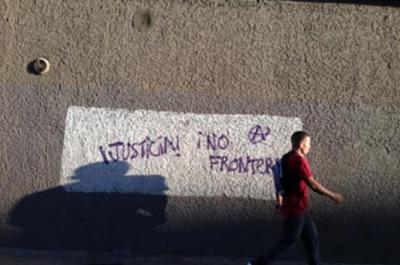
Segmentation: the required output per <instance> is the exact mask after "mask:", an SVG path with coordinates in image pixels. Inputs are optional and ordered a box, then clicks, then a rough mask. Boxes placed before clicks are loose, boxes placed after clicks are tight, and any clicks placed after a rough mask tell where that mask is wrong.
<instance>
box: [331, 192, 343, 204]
mask: <svg viewBox="0 0 400 265" xmlns="http://www.w3.org/2000/svg"><path fill="white" fill-rule="evenodd" d="M330 197H331V199H332V200H333V201H334V202H336V203H341V202H343V196H342V195H340V194H339V193H336V192H333V193H332V195H331V196H330Z"/></svg>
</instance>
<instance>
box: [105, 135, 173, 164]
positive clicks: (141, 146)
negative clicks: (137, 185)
mask: <svg viewBox="0 0 400 265" xmlns="http://www.w3.org/2000/svg"><path fill="white" fill-rule="evenodd" d="M99 151H100V155H101V158H102V159H103V162H104V163H106V164H108V163H109V162H110V161H114V162H115V161H127V160H133V159H139V158H142V159H149V158H151V157H159V156H163V155H166V154H168V153H171V152H172V153H174V154H175V156H180V152H179V151H180V149H179V136H176V137H175V138H172V137H168V136H160V137H158V138H156V139H154V140H153V139H151V138H150V137H146V138H145V139H144V140H143V141H140V142H134V143H130V142H126V143H125V142H122V141H117V142H114V143H111V144H108V145H107V147H105V146H100V147H99Z"/></svg>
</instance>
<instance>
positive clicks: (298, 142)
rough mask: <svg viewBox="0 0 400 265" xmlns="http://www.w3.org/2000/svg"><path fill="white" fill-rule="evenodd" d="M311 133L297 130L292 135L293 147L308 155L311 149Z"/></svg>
mask: <svg viewBox="0 0 400 265" xmlns="http://www.w3.org/2000/svg"><path fill="white" fill-rule="evenodd" d="M310 140H311V138H310V135H309V134H308V133H307V132H304V131H298V132H295V133H294V134H293V135H292V137H291V141H292V149H293V150H296V151H298V152H300V153H301V154H303V155H307V154H308V152H309V151H310Z"/></svg>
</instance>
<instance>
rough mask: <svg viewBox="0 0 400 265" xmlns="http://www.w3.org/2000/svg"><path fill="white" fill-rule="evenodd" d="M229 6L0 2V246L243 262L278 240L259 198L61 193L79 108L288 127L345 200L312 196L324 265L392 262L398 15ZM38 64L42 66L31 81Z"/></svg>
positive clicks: (317, 7)
mask: <svg viewBox="0 0 400 265" xmlns="http://www.w3.org/2000/svg"><path fill="white" fill-rule="evenodd" d="M249 2H251V1H249ZM237 3H238V2H234V1H228V2H227V3H226V2H224V1H217V0H215V1H211V0H210V1H124V0H120V1H105V0H104V1H100V0H91V1H61V0H60V1H30V0H29V1H28V0H26V1H11V0H1V1H0V19H1V21H0V22H1V23H0V25H1V26H0V36H1V38H0V50H1V52H0V61H1V62H2V63H1V64H0V100H1V101H0V102H1V104H0V117H1V130H0V139H1V141H0V142H1V149H0V150H1V151H0V172H1V174H0V180H1V181H0V194H1V195H0V221H1V224H0V244H1V245H2V246H8V247H10V246H11V247H24V248H41V249H93V250H112V249H125V250H130V251H133V252H163V253H188V254H189V253H190V254H208V255H241V256H246V255H248V256H253V255H256V254H257V253H258V252H260V251H261V250H262V249H266V248H268V247H269V246H271V245H272V244H273V243H274V242H275V241H276V240H277V237H278V235H279V224H280V219H279V217H278V216H276V214H274V213H273V210H272V209H271V207H272V205H273V203H272V202H271V200H270V198H254V197H252V196H241V195H239V196H236V197H235V196H234V197H230V196H224V195H216V196H211V197H210V196H178V195H154V194H140V193H119V192H113V193H107V192H96V193H94V192H68V191H66V190H65V189H64V188H63V187H61V186H60V178H61V173H60V172H61V166H62V159H63V147H64V136H65V130H64V129H65V126H66V117H67V111H68V108H69V107H70V106H78V107H95V108H101V109H103V108H109V109H112V110H120V109H125V110H127V111H130V112H134V111H136V110H139V109H141V110H150V111H156V112H164V111H169V112H173V113H177V114H182V115H183V114H185V113H197V114H227V115H233V114H248V115H250V116H258V115H268V116H280V117H297V118H299V119H300V120H301V121H302V124H303V128H304V129H305V130H307V131H309V132H310V133H311V135H312V150H311V153H310V155H309V159H310V162H311V166H312V169H313V172H314V174H315V176H316V177H317V178H318V179H319V180H320V181H321V182H322V183H324V184H326V186H328V187H330V188H331V189H333V190H337V191H339V192H341V193H343V194H344V196H345V198H346V201H345V203H343V204H342V205H340V206H335V205H333V204H332V203H331V202H329V201H328V200H325V199H323V198H321V197H318V196H317V195H314V194H313V195H312V198H311V199H312V201H313V203H312V206H311V208H312V212H313V214H314V217H315V220H316V222H317V225H318V227H319V230H320V233H321V240H322V252H323V256H324V258H325V260H328V261H348V262H351V261H369V262H399V261H400V256H399V254H398V252H397V248H398V243H396V242H398V239H399V237H400V228H399V220H400V196H399V191H400V181H399V176H400V174H399V173H400V166H399V157H400V137H399V136H400V134H399V127H400V117H399V103H400V89H399V84H400V9H398V8H395V7H382V6H366V5H352V4H334V3H331V4H322V3H316V2H314V3H307V2H289V1H285V2H283V1H282V2H281V1H279V2H278V1H270V2H267V1H264V3H262V4H254V5H253V4H251V5H247V6H243V5H239V4H237ZM143 10H150V12H151V13H152V14H153V16H154V17H153V19H152V20H151V23H153V27H152V28H150V29H147V28H146V27H141V26H140V23H138V21H139V22H140V21H141V20H140V19H139V20H135V17H136V18H137V16H136V15H137V14H139V13H140V12H141V11H143ZM138 12H139V13H138ZM135 14H136V15H135ZM151 23H150V24H151ZM40 56H43V57H46V58H47V59H49V61H50V62H51V64H52V67H51V69H50V71H49V72H48V73H47V74H44V75H35V74H32V73H31V72H32V71H31V68H30V66H31V65H29V63H30V62H32V61H33V60H34V59H35V58H37V57H40ZM118 119H119V117H116V120H118ZM92 130H93V131H95V130H96V128H93V129H92ZM111 131H112V130H111ZM125 166H126V165H123V164H122V165H121V168H117V169H116V170H117V171H118V170H121V172H122V171H123V172H125V171H124V170H126V169H124V167H125ZM85 170H86V169H85V168H83V172H85ZM90 170H92V171H95V172H102V169H101V168H99V167H98V165H96V164H95V165H93V167H90ZM96 170H97V171H96ZM191 178H193V179H198V178H202V174H201V172H199V171H196V170H193V172H192V176H191ZM178 183H179V180H178ZM208 184H210V183H207V182H205V183H204V185H208ZM250 195H251V194H250ZM301 252H302V249H301V248H299V249H297V250H295V251H294V252H291V253H289V254H287V255H286V256H283V257H282V259H300V258H303V256H301V254H300V253H301Z"/></svg>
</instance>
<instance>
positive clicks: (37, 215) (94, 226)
mask: <svg viewBox="0 0 400 265" xmlns="http://www.w3.org/2000/svg"><path fill="white" fill-rule="evenodd" d="M128 170H129V164H128V163H126V162H113V163H110V164H108V165H107V164H105V163H102V162H101V163H94V164H89V165H85V166H82V167H80V168H78V169H76V170H75V174H74V176H73V178H72V180H73V181H74V182H73V183H70V184H67V185H64V186H59V187H56V188H52V189H48V190H45V191H41V192H37V193H34V194H31V195H28V196H26V197H25V198H23V199H22V200H21V201H20V202H19V203H18V204H17V205H16V206H15V208H14V209H13V210H12V212H11V214H10V224H11V225H13V226H17V227H19V228H21V230H22V236H21V238H20V240H19V242H18V245H19V247H25V248H39V249H82V250H101V251H104V250H106V251H107V250H114V249H129V250H132V251H140V252H146V251H147V250H148V249H149V247H150V246H151V245H152V242H154V240H155V239H156V238H159V236H158V235H157V232H158V229H157V228H158V227H160V226H161V225H162V224H164V223H165V221H166V218H165V207H166V204H167V197H166V196H165V194H164V192H165V191H166V190H167V189H168V187H167V185H166V184H165V178H164V177H162V176H158V175H145V176H137V175H134V176H126V175H125V174H126V173H127V172H128Z"/></svg>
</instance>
